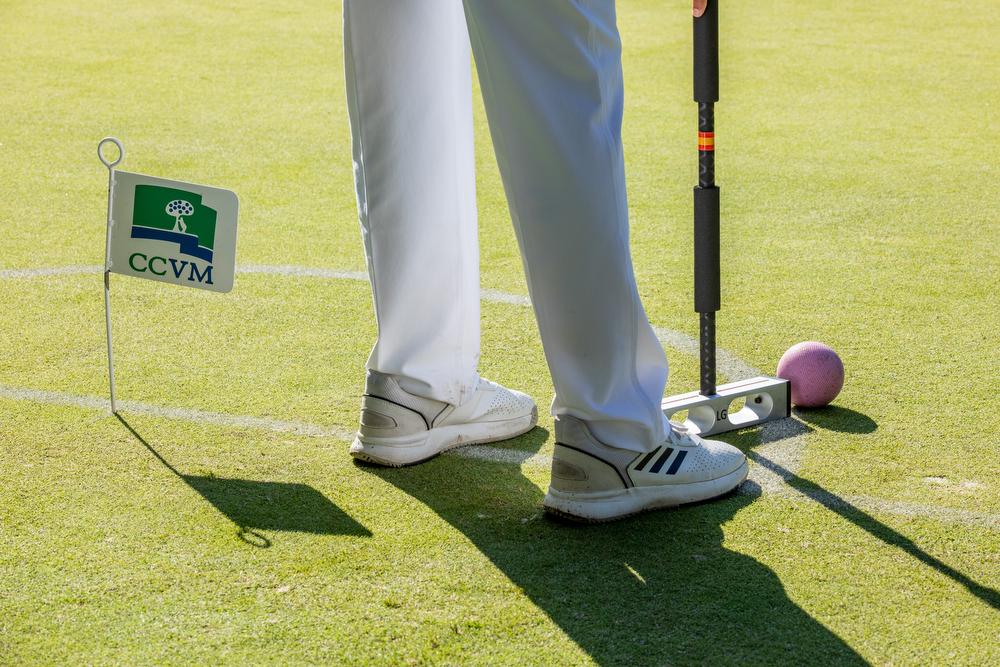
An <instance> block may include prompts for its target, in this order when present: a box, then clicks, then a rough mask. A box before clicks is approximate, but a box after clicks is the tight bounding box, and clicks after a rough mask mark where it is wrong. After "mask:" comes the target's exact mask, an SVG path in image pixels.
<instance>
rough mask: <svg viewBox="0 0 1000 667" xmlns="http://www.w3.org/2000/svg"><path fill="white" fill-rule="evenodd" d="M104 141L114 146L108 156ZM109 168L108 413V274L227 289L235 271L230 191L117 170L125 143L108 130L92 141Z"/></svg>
mask: <svg viewBox="0 0 1000 667" xmlns="http://www.w3.org/2000/svg"><path fill="white" fill-rule="evenodd" d="M106 144H114V145H115V146H117V147H118V151H119V154H118V158H117V159H115V160H114V161H111V160H108V159H107V158H106V157H105V155H104V153H103V148H104V146H105V145H106ZM97 155H98V157H99V158H100V160H101V162H102V163H103V164H104V166H106V167H107V168H108V228H107V238H106V243H105V251H104V314H105V325H106V328H107V338H108V380H109V384H110V387H111V412H112V413H114V414H117V412H118V408H117V404H116V400H115V370H114V351H113V347H112V344H111V296H110V292H111V282H110V275H111V273H119V274H122V275H125V276H134V277H136V278H146V279H148V280H157V281H160V282H165V283H173V284H175V285H183V286H185V287H195V288H198V289H206V290H212V291H215V292H228V291H230V290H231V289H232V288H233V279H234V277H235V275H236V221H237V217H238V215H239V199H238V198H237V197H236V193H235V192H232V191H231V190H223V189H222V188H214V187H210V186H207V185H198V184H196V183H186V182H184V181H172V180H168V179H165V178H158V177H156V176H146V175H145V174H134V173H131V172H127V171H118V170H117V169H115V167H116V166H117V165H118V164H119V163H120V162H121V161H122V159H124V157H125V148H124V146H122V143H121V142H120V141H119V140H118V139H115V138H114V137H106V138H104V139H102V140H101V141H100V143H98V145H97Z"/></svg>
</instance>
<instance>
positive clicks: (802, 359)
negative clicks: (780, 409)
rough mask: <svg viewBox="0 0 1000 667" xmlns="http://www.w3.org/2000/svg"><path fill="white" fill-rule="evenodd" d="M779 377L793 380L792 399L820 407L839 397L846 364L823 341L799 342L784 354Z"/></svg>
mask: <svg viewBox="0 0 1000 667" xmlns="http://www.w3.org/2000/svg"><path fill="white" fill-rule="evenodd" d="M778 377H780V378H782V379H784V380H788V381H790V382H791V383H792V403H794V404H795V405H796V406H798V407H800V408H819V407H822V406H824V405H827V404H829V403H830V401H832V400H833V399H835V398H837V394H839V393H840V389H841V388H842V387H843V386H844V364H843V362H841V361H840V357H838V356H837V353H836V352H834V351H833V350H832V349H831V348H830V347H829V346H827V345H824V344H823V343H817V342H815V341H808V342H805V343H796V344H795V345H792V346H791V347H790V348H788V352H785V353H784V354H783V355H781V361H779V362H778Z"/></svg>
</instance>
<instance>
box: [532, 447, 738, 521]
mask: <svg viewBox="0 0 1000 667" xmlns="http://www.w3.org/2000/svg"><path fill="white" fill-rule="evenodd" d="M749 471H750V467H749V465H748V464H747V462H746V461H744V462H743V465H741V466H740V467H739V468H737V469H736V470H734V471H733V472H731V473H729V474H727V475H723V476H722V477H718V478H716V479H711V480H707V481H704V482H691V483H689V484H662V485H659V486H639V487H632V488H630V489H621V490H617V491H608V492H602V493H587V494H584V493H561V492H559V491H557V490H555V489H553V488H551V487H549V491H548V493H546V494H545V500H544V501H543V506H544V509H545V511H546V512H548V513H549V514H554V515H556V516H559V517H562V518H564V519H569V520H570V521H575V522H582V523H607V522H609V521H617V520H619V519H625V518H627V517H630V516H635V515H636V514H642V513H643V512H649V511H651V510H658V509H668V508H671V507H678V506H680V505H687V504H689V503H697V502H702V501H705V500H711V499H712V498H718V497H719V496H723V495H725V494H727V493H729V492H730V491H732V490H733V489H735V488H736V487H737V486H739V485H740V484H742V483H743V481H744V480H745V479H746V478H747V474H748V473H749Z"/></svg>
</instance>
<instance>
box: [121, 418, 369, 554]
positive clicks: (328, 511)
mask: <svg viewBox="0 0 1000 667" xmlns="http://www.w3.org/2000/svg"><path fill="white" fill-rule="evenodd" d="M115 416H116V417H117V418H118V421H120V422H121V423H122V424H123V425H124V426H125V428H127V429H128V430H129V432H130V433H131V434H132V435H133V437H135V439H136V440H138V441H139V442H140V443H141V444H142V446H143V447H145V448H146V449H147V450H149V452H150V453H151V454H152V455H153V456H155V457H156V459H157V460H158V461H159V462H160V463H162V464H163V466H164V467H165V468H166V469H167V470H169V471H170V472H172V473H174V474H175V475H176V476H177V477H179V478H180V479H181V480H182V481H183V482H184V483H185V484H187V485H188V486H190V487H191V488H192V489H194V490H195V491H197V492H198V493H199V495H201V497H202V498H204V499H205V500H207V501H208V502H209V503H211V504H212V505H213V506H214V507H215V509H217V510H218V511H219V512H221V513H222V514H223V515H224V516H225V517H226V518H228V519H229V520H230V521H232V522H233V523H234V524H236V527H237V533H236V534H237V536H238V537H239V538H240V539H241V540H243V541H244V542H246V543H247V544H251V545H253V546H256V547H262V548H267V547H270V546H271V540H270V539H269V538H268V537H266V536H265V535H263V534H262V533H261V532H260V531H262V530H268V531H295V532H301V533H316V534H320V535H357V536H361V537H371V532H370V531H369V530H368V529H367V528H365V527H364V526H362V525H361V524H360V523H358V522H357V521H355V520H354V519H352V518H351V517H350V516H348V515H347V513H346V512H344V511H343V510H342V509H340V508H339V507H337V506H336V505H334V504H333V503H332V502H330V500H329V499H328V498H327V497H326V496H324V495H323V494H322V493H320V492H319V491H317V490H316V489H314V488H313V487H311V486H309V485H307V484H297V483H292V482H266V481H259V480H252V479H232V478H225V477H215V476H212V475H186V474H184V473H181V472H180V471H178V470H177V469H176V468H174V466H172V465H171V464H170V463H169V462H168V461H167V460H166V459H165V458H163V456H161V455H160V453H159V452H157V451H156V450H155V449H153V446H152V445H150V444H149V443H148V442H147V441H146V439H145V438H143V437H142V436H141V435H139V432H138V431H136V430H135V428H133V427H132V425H131V424H129V423H128V421H126V420H125V418H124V417H122V416H121V415H120V414H116V415H115Z"/></svg>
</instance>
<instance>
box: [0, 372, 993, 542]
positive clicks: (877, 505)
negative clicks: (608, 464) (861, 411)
mask: <svg viewBox="0 0 1000 667" xmlns="http://www.w3.org/2000/svg"><path fill="white" fill-rule="evenodd" d="M0 398H6V399H11V400H17V401H30V402H32V403H44V404H48V405H65V406H71V407H76V408H83V409H87V410H99V411H102V412H106V411H107V410H108V409H109V404H108V400H107V399H105V398H97V397H96V396H75V395H73V394H65V393H61V392H55V391H41V390H38V389H19V388H14V387H5V386H2V385H0ZM119 405H120V406H121V409H122V411H123V412H130V413H134V414H142V415H147V416H151V417H161V418H164V419H176V420H181V421H190V422H197V423H202V424H212V425H215V426H224V427H230V428H248V429H259V430H265V431H273V432H277V433H291V434H296V435H304V436H312V437H329V438H336V439H338V440H350V439H352V438H353V437H354V432H353V431H348V430H346V429H343V428H339V427H336V426H334V427H327V426H318V425H316V424H310V423H308V422H300V421H287V420H280V419H270V418H267V417H254V416H249V415H231V414H224V413H219V412H209V411H206V410H195V409H192V408H179V407H168V406H162V405H155V404H151V403H142V402H139V401H120V402H119ZM771 444H774V443H771ZM765 446H766V445H765ZM761 450H762V448H757V449H755V450H754V451H753V452H752V454H751V457H752V458H753V459H754V461H756V462H757V463H758V465H756V466H754V467H753V468H752V472H751V475H750V480H751V482H756V485H754V484H745V485H744V486H743V487H741V492H742V493H744V494H746V495H756V494H757V487H758V486H759V487H760V489H761V490H763V491H766V492H767V493H769V494H772V495H777V496H780V497H783V498H790V499H809V500H812V501H815V502H817V503H819V504H821V505H824V506H826V507H829V508H838V507H839V508H848V507H855V508H857V509H860V510H862V511H867V512H881V513H886V514H896V515H900V516H910V517H918V518H932V519H937V520H940V521H946V522H949V523H963V524H969V525H973V526H979V527H988V528H1000V515H996V514H990V513H988V512H970V511H968V510H960V509H952V508H946V507H936V506H933V505H924V504H916V503H906V502H900V501H893V500H883V499H881V498H873V497H870V496H855V495H851V496H843V497H841V496H837V495H835V494H833V493H830V492H828V491H824V490H805V491H804V490H798V489H795V488H792V487H791V486H789V485H788V484H787V483H785V482H786V480H790V479H791V477H792V474H793V473H791V472H790V471H789V470H788V469H785V468H783V467H781V466H780V465H778V464H775V463H773V462H772V461H771V460H769V459H767V458H766V457H764V456H763V455H762V451H761ZM445 455H447V456H457V457H462V458H469V459H476V460H480V461H490V462H493V463H502V464H510V465H516V466H524V467H533V468H540V469H547V468H548V467H549V465H550V464H551V463H552V457H551V456H547V455H545V454H535V453H533V452H528V451H524V450H518V449H507V448H504V447H494V446H490V445H472V446H468V447H461V448H458V449H453V450H451V451H449V452H446V453H445ZM769 476H773V477H774V478H775V479H778V480H780V481H781V482H782V484H781V486H780V487H779V486H776V485H774V484H768V485H767V486H766V487H765V485H764V483H762V482H763V481H769V480H770V478H769Z"/></svg>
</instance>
